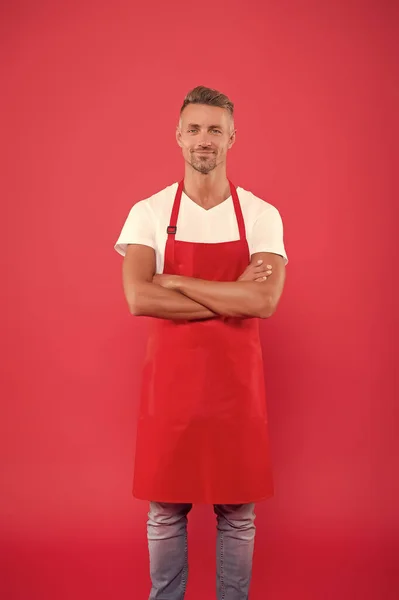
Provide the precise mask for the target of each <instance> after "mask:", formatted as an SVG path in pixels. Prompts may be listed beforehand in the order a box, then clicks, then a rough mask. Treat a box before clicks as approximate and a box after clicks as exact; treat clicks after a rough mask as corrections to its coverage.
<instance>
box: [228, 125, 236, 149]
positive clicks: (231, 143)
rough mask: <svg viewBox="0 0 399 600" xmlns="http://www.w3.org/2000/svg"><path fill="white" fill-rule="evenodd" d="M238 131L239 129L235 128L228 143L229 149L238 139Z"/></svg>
mask: <svg viewBox="0 0 399 600" xmlns="http://www.w3.org/2000/svg"><path fill="white" fill-rule="evenodd" d="M236 131H237V129H234V130H233V132H232V133H231V134H230V138H229V144H228V148H229V150H230V148H231V147H232V145H233V144H234V142H235V141H236Z"/></svg>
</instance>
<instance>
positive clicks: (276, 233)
mask: <svg viewBox="0 0 399 600" xmlns="http://www.w3.org/2000/svg"><path fill="white" fill-rule="evenodd" d="M248 242H249V251H250V254H251V256H252V254H255V252H274V253H275V254H280V256H282V257H283V258H284V264H285V265H286V264H287V263H288V256H287V253H286V251H285V247H284V227H283V221H282V218H281V215H280V213H279V211H278V210H277V208H276V207H275V206H269V207H267V208H266V209H265V210H264V211H263V212H262V213H261V214H260V215H259V217H258V218H257V219H256V221H255V223H254V225H253V229H252V232H251V235H250V236H249V239H248Z"/></svg>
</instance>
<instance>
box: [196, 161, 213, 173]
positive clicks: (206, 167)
mask: <svg viewBox="0 0 399 600" xmlns="http://www.w3.org/2000/svg"><path fill="white" fill-rule="evenodd" d="M191 166H192V167H193V169H195V170H196V171H198V172H199V173H203V174H204V175H206V174H207V173H210V172H211V171H213V169H215V168H216V163H212V164H206V163H196V162H192V163H191Z"/></svg>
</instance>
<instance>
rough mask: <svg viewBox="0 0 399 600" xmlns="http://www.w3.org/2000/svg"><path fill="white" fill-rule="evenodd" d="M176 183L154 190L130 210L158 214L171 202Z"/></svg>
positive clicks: (167, 207) (169, 205)
mask: <svg viewBox="0 0 399 600" xmlns="http://www.w3.org/2000/svg"><path fill="white" fill-rule="evenodd" d="M177 186H178V183H177V182H175V183H172V184H171V185H168V186H167V187H165V188H163V189H162V190H159V191H158V192H155V194H152V195H151V196H148V197H147V198H144V199H143V200H139V201H138V202H136V204H134V205H133V206H132V208H131V211H133V212H135V213H136V214H137V213H139V212H140V213H147V214H153V215H159V214H160V213H162V212H163V211H164V210H165V209H166V210H168V209H170V207H171V205H172V204H173V200H174V197H175V194H176V190H177Z"/></svg>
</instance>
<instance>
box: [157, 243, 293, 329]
mask: <svg viewBox="0 0 399 600" xmlns="http://www.w3.org/2000/svg"><path fill="white" fill-rule="evenodd" d="M259 259H262V260H263V262H264V263H265V264H266V263H267V264H269V265H272V269H273V270H272V275H270V277H268V279H267V281H264V282H262V283H257V282H255V281H234V282H231V283H230V282H220V281H206V280H204V279H195V278H192V277H181V276H178V275H172V276H168V275H162V276H161V277H160V278H159V279H158V281H159V282H160V283H161V285H164V286H165V287H166V288H167V289H172V290H178V291H179V292H181V293H182V294H184V295H186V296H187V297H188V298H191V299H192V300H195V301H197V302H200V303H201V304H203V305H204V306H207V307H208V308H209V309H210V310H212V311H214V312H216V313H218V314H219V315H222V316H226V317H244V318H245V317H260V318H262V319H265V318H268V317H271V316H272V315H273V313H274V312H275V310H276V308H277V305H278V302H279V300H280V297H281V294H282V292H283V288H284V282H285V265H284V260H283V258H282V257H281V256H279V255H278V254H274V253H272V252H257V253H256V254H253V255H252V257H251V264H252V263H255V262H256V261H257V260H259ZM157 277H158V276H157Z"/></svg>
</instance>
